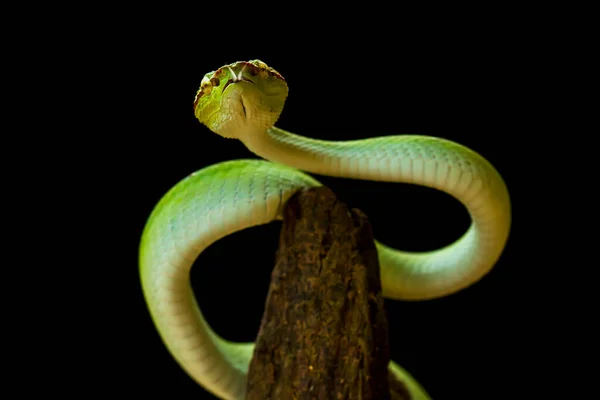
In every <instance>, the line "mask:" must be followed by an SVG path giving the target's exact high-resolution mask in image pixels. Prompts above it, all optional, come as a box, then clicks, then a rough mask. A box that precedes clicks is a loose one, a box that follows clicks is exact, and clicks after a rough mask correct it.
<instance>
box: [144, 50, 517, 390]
mask: <svg viewBox="0 0 600 400" xmlns="http://www.w3.org/2000/svg"><path fill="white" fill-rule="evenodd" d="M286 96H287V84H286V83H285V80H284V79H283V77H282V76H281V75H280V74H279V73H278V72H277V71H275V70H274V69H272V68H270V67H268V66H267V65H266V64H264V63H262V62H261V61H259V60H254V61H250V62H236V63H233V64H229V65H226V66H224V67H222V68H219V69H218V70H216V71H214V72H210V73H208V74H206V75H205V77H204V79H203V80H202V84H201V87H200V90H199V91H198V94H197V96H196V101H195V103H194V110H195V114H196V116H197V117H198V119H199V120H200V121H201V122H202V123H204V124H205V125H206V126H208V127H209V128H210V129H211V130H212V131H214V132H215V133H217V134H220V135H221V136H223V137H226V138H236V139H239V140H241V141H242V142H243V143H244V144H245V145H246V146H247V148H248V149H249V150H250V151H252V152H253V153H255V154H257V155H259V156H260V157H262V158H264V159H266V160H269V161H270V162H269V161H264V160H250V159H249V160H234V161H226V162H222V163H219V164H215V165H212V166H209V167H207V168H204V169H202V170H200V171H197V172H195V173H193V174H191V175H190V176H188V177H186V178H184V179H183V180H182V181H180V182H179V183H177V184H176V185H175V186H174V187H173V188H172V189H171V190H169V191H168V192H167V193H166V194H165V195H164V196H163V197H162V199H161V200H160V201H159V202H158V204H157V205H156V207H155V208H154V210H153V211H152V213H151V215H150V217H149V219H148V221H147V223H146V226H145V228H144V232H143V234H142V240H141V244H140V275H141V282H142V288H143V291H144V295H145V299H146V302H147V305H148V308H149V310H150V313H151V315H152V318H153V321H154V323H155V325H156V327H157V329H158V332H159V334H160V335H161V338H162V340H163V342H164V343H165V345H166V347H167V348H168V350H169V351H170V352H171V354H172V355H173V357H174V358H175V359H176V360H177V362H178V363H179V364H180V365H181V367H182V368H183V369H184V370H185V371H186V372H187V373H188V374H189V375H190V376H191V377H192V378H193V379H195V380H196V381H197V382H198V383H199V384H200V385H202V386H203V387H204V388H206V389H207V390H209V391H210V392H212V393H213V394H215V395H216V396H218V397H220V398H223V399H228V400H242V399H244V396H245V391H246V375H247V370H248V365H249V363H250V359H251V357H252V352H253V349H254V344H253V343H235V342H230V341H227V340H224V339H223V338H221V337H219V336H218V335H217V334H216V333H215V332H214V331H213V330H212V329H211V327H210V326H209V325H208V323H207V322H206V321H205V319H204V318H203V316H202V313H201V311H200V309H199V308H198V306H197V303H196V301H195V298H194V294H193V292H192V290H191V286H190V283H189V272H190V269H191V267H192V264H193V263H194V261H195V260H196V258H197V257H198V255H199V254H200V253H201V252H202V251H203V250H204V249H206V248H207V247H208V246H210V245H211V244H212V243H214V242H216V241H217V240H219V239H221V238H223V237H225V236H227V235H229V234H231V233H233V232H236V231H239V230H242V229H246V228H249V227H252V226H257V225H261V224H266V223H269V222H272V221H274V220H278V219H281V218H282V209H283V207H284V205H285V203H286V201H287V200H288V199H289V197H290V196H292V195H293V194H294V193H295V192H296V191H298V190H299V189H301V188H306V187H311V186H319V185H321V183H319V182H318V181H317V180H316V179H315V178H313V177H311V176H310V175H308V174H306V173H305V172H308V173H314V174H321V175H328V176H334V177H341V178H353V179H366V180H373V181H381V182H399V183H410V184H416V185H422V186H426V187H430V188H434V189H438V190H441V191H443V192H446V193H448V194H450V195H452V196H453V197H455V198H456V199H458V200H459V201H460V202H461V203H462V204H463V205H464V206H465V207H466V208H467V210H468V212H469V215H470V217H471V226H470V227H469V229H468V230H467V232H466V233H465V234H464V235H463V236H462V237H461V238H459V239H458V240H457V241H456V242H454V243H452V244H451V245H448V246H446V247H444V248H441V249H438V250H435V251H429V252H422V253H412V252H402V251H399V250H396V249H393V248H390V247H388V246H385V245H384V244H382V243H380V242H377V241H376V246H377V250H378V257H379V263H380V267H381V283H382V291H383V295H384V296H385V297H387V298H390V299H398V300H425V299H432V298H437V297H441V296H445V295H448V294H451V293H454V292H456V291H459V290H461V289H463V288H465V287H467V286H469V285H471V284H473V283H474V282H476V281H477V280H479V279H480V278H481V277H483V276H484V275H485V274H486V273H487V272H488V271H489V270H490V269H491V268H492V267H493V265H494V264H495V263H496V261H497V260H498V258H499V257H500V255H501V253H502V251H503V249H504V247H505V244H506V241H507V238H508V234H509V230H510V223H511V215H510V199H509V194H508V191H507V188H506V185H505V183H504V181H503V179H502V177H501V176H500V175H499V173H498V172H497V171H496V169H494V167H493V166H492V165H491V164H490V163H489V162H488V161H487V160H485V159H484V158H483V157H482V156H480V155H479V154H477V153H476V152H474V151H472V150H470V149H468V148H466V147H464V146H462V145H460V144H458V143H455V142H452V141H449V140H446V139H441V138H435V137H429V136H419V135H401V136H387V137H377V138H370V139H364V140H356V141H345V142H333V141H325V140H317V139H311V138H307V137H303V136H300V135H296V134H294V133H291V132H287V131H285V130H282V129H279V128H277V127H275V126H274V124H275V122H276V120H277V118H278V117H279V114H280V112H281V110H282V108H283V103H284V101H285V98H286ZM302 171H305V172H302ZM390 370H391V371H392V372H393V373H394V374H395V375H396V376H397V377H398V378H399V379H400V380H402V381H403V382H405V384H406V385H407V386H408V389H409V391H410V393H411V395H412V396H413V399H429V396H428V395H427V393H426V392H425V390H424V389H423V388H422V387H421V386H420V385H419V384H418V383H417V382H416V381H415V380H414V379H413V378H412V377H411V376H410V374H408V372H406V371H405V370H404V369H402V368H401V367H400V366H399V365H398V364H396V363H394V362H393V361H392V362H390Z"/></svg>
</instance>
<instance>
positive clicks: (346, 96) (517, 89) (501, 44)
mask: <svg viewBox="0 0 600 400" xmlns="http://www.w3.org/2000/svg"><path fill="white" fill-rule="evenodd" d="M188 23H189V22H188ZM146 28H147V29H144V30H142V31H140V32H136V33H133V34H131V35H129V36H128V37H127V38H124V39H123V43H121V44H120V46H119V50H118V51H119V54H118V56H117V57H115V59H114V64H113V65H111V67H110V68H111V69H112V70H118V71H120V72H119V86H121V89H122V90H121V91H119V92H116V93H114V99H115V103H117V102H118V103H119V104H126V105H127V106H125V107H124V108H123V109H119V110H118V111H117V112H119V113H122V116H123V118H122V120H121V121H122V123H120V124H118V125H117V126H114V127H113V129H112V130H111V131H110V132H107V133H106V136H105V138H104V139H111V140H113V141H114V143H115V145H114V148H113V149H112V152H111V154H109V155H108V156H107V159H106V161H107V162H108V164H110V162H111V156H112V155H115V156H116V157H118V158H119V161H120V160H121V159H123V160H125V163H124V165H126V167H125V168H122V169H121V172H120V176H119V180H118V182H117V181H115V183H114V185H122V186H120V187H121V188H126V190H125V191H123V192H122V193H125V194H121V195H119V198H118V199H114V201H115V202H117V201H118V202H119V204H120V207H122V211H124V213H125V214H126V218H127V220H128V221H132V222H133V224H132V225H131V226H130V225H129V224H127V225H125V224H122V226H120V227H119V228H120V229H121V232H125V234H126V235H127V237H128V241H127V243H128V245H127V247H126V249H125V250H124V251H125V252H126V254H127V256H126V258H124V260H127V262H125V263H124V264H125V267H124V268H125V271H126V273H123V275H122V276H123V278H122V280H121V281H120V282H121V283H125V285H126V287H127V300H126V301H125V303H123V304H125V305H126V306H124V308H126V309H127V312H126V315H127V316H126V320H125V321H123V322H119V324H123V325H124V326H125V327H126V329H124V331H125V334H124V335H122V333H123V332H122V331H123V330H121V329H120V328H117V327H115V331H114V332H111V334H117V333H118V336H119V342H120V344H122V345H124V346H125V347H126V348H127V353H126V354H129V355H130V356H131V357H127V358H126V361H123V366H124V368H125V370H127V371H128V372H127V373H126V375H124V379H125V382H126V383H124V384H126V385H132V387H136V393H137V394H150V395H152V394H157V393H173V394H176V395H177V396H178V397H180V398H186V397H189V398H207V399H210V398H213V397H211V396H210V395H209V394H207V392H205V391H204V390H203V389H202V388H201V387H200V386H198V385H197V384H196V383H195V382H194V381H192V380H191V378H189V377H188V376H187V375H186V373H185V372H184V371H183V370H182V369H181V368H180V367H179V366H178V365H177V363H176V362H175V361H174V360H173V358H172V357H171V356H170V354H169V353H168V352H167V350H166V348H165V347H164V346H163V344H162V342H161V341H160V338H159V336H158V334H157V332H156V330H155V328H154V326H153V324H152V321H151V319H150V316H149V314H148V312H147V310H146V308H145V304H144V300H143V296H142V293H141V288H140V285H139V278H138V275H137V269H136V268H137V267H136V266H137V246H138V243H139V238H140V235H141V232H142V229H143V226H144V223H145V221H146V218H147V217H148V215H149V214H150V212H151V210H152V208H153V206H154V205H155V204H156V202H158V200H159V199H160V197H161V196H162V195H163V194H164V193H165V192H166V191H167V190H168V189H169V188H171V187H172V186H173V185H174V184H175V183H177V182H178V181H179V180H180V179H182V178H183V177H185V176H186V175H188V174H190V173H191V172H193V171H196V170H198V169H201V168H203V167H206V166H209V165H211V164H214V163H217V162H220V161H225V160H232V159H239V158H256V157H255V156H254V155H253V154H252V153H250V152H249V151H248V150H247V149H246V148H245V147H244V146H243V145H242V143H241V142H238V141H233V140H226V139H223V138H221V137H219V136H217V135H215V134H213V133H211V132H210V131H209V130H208V129H207V128H206V127H204V126H203V125H201V124H200V123H199V122H198V121H197V120H196V119H195V117H194V115H193V110H192V102H193V99H194V94H195V92H196V90H197V88H198V86H199V84H200V80H201V79H202V76H203V75H204V74H205V73H206V72H208V71H211V70H214V69H216V68H218V67H220V66H221V65H223V64H226V63H230V62H233V61H237V60H248V59H254V58H259V59H261V60H262V61H264V62H266V63H267V64H269V65H270V66H272V67H274V68H275V69H277V70H278V71H279V72H280V73H281V74H282V75H283V76H284V77H285V78H286V80H287V82H288V84H289V87H290V92H289V97H288V100H287V102H286V106H285V109H284V111H283V114H282V116H281V118H280V121H279V122H278V124H277V125H278V126H279V127H281V128H284V129H287V130H290V131H293V132H295V133H299V134H302V135H305V136H308V137H314V138H321V139H330V140H345V139H359V138H367V137H374V136H381V135H396V134H426V135H432V136H438V137H443V138H448V139H451V140H454V141H457V142H459V143H461V144H463V145H466V146H468V147H470V148H472V149H474V150H476V151H477V152H479V153H480V154H482V155H483V156H484V157H486V158H487V159H488V160H489V161H490V162H491V163H492V164H494V165H495V166H496V168H497V169H498V170H499V172H500V173H501V174H502V175H503V177H504V178H505V181H506V183H507V185H508V188H509V191H510V193H511V196H512V201H513V219H514V222H513V230H512V232H511V236H510V239H509V242H508V244H507V247H506V250H505V252H504V254H503V255H502V258H501V259H500V261H499V262H498V264H497V265H496V266H495V268H494V269H493V270H492V271H491V272H490V273H489V274H488V275H487V276H486V277H485V278H484V279H482V280H481V281H480V282H478V283H477V284H475V285H473V286H472V287H470V288H468V289H465V290H463V291H462V292H460V293H457V294H455V295H452V296H448V297H445V298H442V299H439V300H433V301H425V302H397V301H392V300H388V301H386V309H387V313H388V319H389V323H390V331H389V336H390V342H391V351H392V358H393V359H394V360H396V361H397V362H398V363H399V364H401V365H402V366H404V367H405V368H407V369H408V370H409V371H410V372H411V373H412V374H413V375H414V376H415V378H416V379H417V380H418V381H419V382H421V384H422V385H423V386H424V387H425V388H426V390H427V391H428V392H429V393H430V394H431V395H432V397H433V398H435V399H455V398H460V399H484V398H496V396H498V397H500V396H501V395H506V394H510V393H512V391H513V390H514V385H515V382H517V384H520V383H519V382H521V379H523V378H524V377H526V376H527V373H528V372H527V370H528V365H527V363H526V362H525V361H524V360H526V359H527V358H528V355H527V353H528V350H527V349H529V348H531V346H532V340H533V338H532V337H531V335H530V334H529V332H528V330H527V329H526V328H525V327H526V326H527V325H528V324H529V323H530V322H531V320H530V318H531V313H530V307H532V302H531V299H529V298H526V294H525V293H526V291H525V290H524V287H525V286H526V283H525V280H524V279H523V275H524V271H523V264H522V261H521V260H522V258H521V256H520V255H519V246H518V244H517V243H519V240H520V239H519V237H523V235H524V234H525V232H524V231H523V228H522V226H521V219H522V215H520V209H519V201H520V198H522V197H523V196H524V194H523V191H522V186H520V185H521V184H520V183H519V178H520V174H522V170H520V169H519V168H518V167H517V166H518V165H519V164H518V160H519V159H520V158H521V154H520V153H519V147H518V146H515V145H514V143H516V142H518V141H519V140H520V139H521V138H522V137H523V135H524V131H525V129H526V126H524V125H523V123H522V122H521V120H520V118H521V117H522V116H523V114H525V113H527V112H528V107H529V106H528V103H527V97H528V96H529V92H528V90H529V89H528V87H527V86H526V85H525V86H524V85H523V81H524V80H525V79H526V75H527V74H530V73H532V71H531V70H530V67H529V64H528V62H529V61H528V60H530V59H531V58H532V57H534V56H535V55H534V54H532V50H531V47H530V46H528V44H527V42H524V39H520V38H515V37H512V36H510V34H509V33H510V32H509V30H506V29H500V30H498V29H491V28H490V29H485V21H484V22H482V23H481V26H479V25H478V26H477V27H476V28H477V29H475V27H470V28H464V29H463V28H460V27H455V29H453V30H451V31H449V32H436V34H432V35H428V34H427V33H425V32H424V31H417V32H412V33H409V34H407V33H405V32H399V31H398V32H397V31H395V30H394V29H389V30H387V31H385V32H377V33H372V34H370V35H364V33H365V31H364V30H361V29H360V28H359V27H355V29H354V28H346V29H347V30H343V31H335V30H332V31H331V32H329V33H328V34H327V35H326V36H319V35H312V36H304V35H298V31H295V30H293V29H291V28H290V29H289V30H286V27H285V25H282V26H279V27H278V29H279V31H278V32H279V34H278V35H275V36H273V35H271V34H267V33H266V32H262V31H261V30H260V29H258V28H252V29H256V30H254V31H253V32H255V34H254V35H248V34H247V33H246V35H244V32H240V34H239V35H236V34H235V32H233V33H232V32H228V33H226V32H225V31H223V32H220V33H217V34H215V37H214V38H213V37H206V36H204V37H199V35H198V34H197V33H198V32H195V31H194V29H192V28H191V27H190V26H187V27H179V26H178V24H176V23H175V24H171V25H169V27H166V26H162V25H161V24H160V23H156V24H150V26H147V27H146ZM496 28H497V27H496ZM475 32H476V33H475ZM200 36H202V35H200ZM248 36H250V38H248ZM271 38H272V39H271ZM213 39H214V40H218V45H216V44H214V45H213V43H212V42H211V40H213ZM123 60H134V62H132V63H129V62H127V61H123ZM123 85H124V87H122V86H123ZM317 178H318V179H319V180H320V181H321V182H323V183H325V184H326V185H327V186H329V187H331V188H332V189H333V190H334V191H335V192H336V193H337V194H338V195H339V196H340V197H341V198H342V199H343V200H344V201H346V202H347V203H348V204H349V205H351V206H352V207H357V208H360V209H361V210H363V211H364V212H366V213H367V215H368V216H369V218H370V221H371V222H372V224H373V229H374V233H375V236H376V237H377V238H378V239H379V240H381V241H382V242H384V243H386V244H389V245H392V246H395V247H397V248H400V249H405V250H415V251H417V250H428V249H434V248H438V247H440V246H443V245H446V244H448V243H450V242H452V241H453V240H455V239H457V238H458V237H459V236H460V235H461V234H462V233H463V232H464V231H465V230H466V229H467V227H468V225H469V218H468V215H467V213H466V210H465V209H464V208H463V206H462V205H461V204H459V203H458V202H457V201H456V200H454V199H452V198H450V197H449V196H447V195H445V194H443V193H440V192H436V191H433V190H430V189H425V188H420V187H413V186H409V185H401V184H383V183H374V182H363V181H355V180H341V179H333V178H328V177H321V176H317ZM280 226H281V225H280V223H272V224H270V225H267V226H263V227H256V228H252V229H249V230H246V231H243V232H240V233H237V234H234V235H232V236H229V237H227V238H225V239H223V240H221V241H219V242H217V243H216V244H214V245H213V246H211V247H210V248H209V249H207V251H206V252H204V253H203V254H201V255H200V257H199V258H198V260H197V262H196V263H195V265H194V268H193V271H192V283H193V286H194V290H195V293H196V297H197V300H198V303H199V305H200V307H201V309H202V310H203V313H204V315H205V317H206V319H207V320H208V322H209V323H210V324H211V325H212V327H213V328H214V329H215V331H216V332H217V333H218V334H220V335H221V336H223V337H225V338H227V339H230V340H237V341H252V340H254V338H255V335H256V332H257V330H258V327H259V323H260V318H261V315H262V310H263V306H264V301H265V296H266V293H267V289H268V285H269V278H270V272H271V269H272V266H273V261H274V252H275V250H276V245H277V238H278V233H279V228H280ZM129 306H132V307H131V308H129ZM116 364H119V362H118V361H117V362H116ZM508 375H510V379H511V382H512V383H511V385H510V386H508V385H507V384H506V380H507V379H508V378H507V376H508ZM146 391H147V393H146Z"/></svg>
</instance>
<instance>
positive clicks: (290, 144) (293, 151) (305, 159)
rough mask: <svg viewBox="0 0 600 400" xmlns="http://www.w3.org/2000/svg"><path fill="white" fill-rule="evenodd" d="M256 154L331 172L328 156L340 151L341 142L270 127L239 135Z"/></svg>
mask: <svg viewBox="0 0 600 400" xmlns="http://www.w3.org/2000/svg"><path fill="white" fill-rule="evenodd" d="M242 142H243V143H244V144H245V145H246V147H247V148H248V150H250V151H251V152H253V153H254V154H256V155H257V156H259V157H262V158H264V159H267V160H269V161H273V162H276V163H279V164H284V165H287V166H290V167H293V168H297V169H300V170H303V171H306V172H310V173H315V174H326V175H330V176H335V175H336V174H333V175H332V170H331V166H330V162H331V159H332V158H334V157H340V156H342V155H343V154H342V153H343V148H344V146H343V144H342V143H343V142H331V141H327V140H319V139H312V138H307V137H304V136H300V135H296V134H294V133H291V132H287V131H285V130H283V129H280V128H277V127H272V128H269V129H267V130H265V131H260V132H258V131H257V132H252V133H251V134H248V135H246V137H245V138H243V139H242Z"/></svg>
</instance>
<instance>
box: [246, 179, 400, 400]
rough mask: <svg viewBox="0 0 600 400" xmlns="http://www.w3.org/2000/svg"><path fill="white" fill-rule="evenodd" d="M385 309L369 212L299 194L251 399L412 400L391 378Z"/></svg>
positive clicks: (284, 233) (283, 242)
mask: <svg viewBox="0 0 600 400" xmlns="http://www.w3.org/2000/svg"><path fill="white" fill-rule="evenodd" d="M383 306H384V304H383V298H382V296H381V282H380V274H379V263H378V259H377V251H376V248H375V244H374V241H373V234H372V231H371V226H370V224H369V222H368V219H367V217H366V215H365V214H363V213H362V212H361V211H359V210H357V209H349V208H348V207H347V206H346V205H345V204H344V203H342V202H340V201H339V200H338V199H337V197H336V196H335V194H334V193H333V192H332V191H331V190H330V189H328V188H325V187H318V188H310V189H305V190H302V191H300V192H298V193H297V194H295V195H294V196H293V197H292V198H290V200H289V201H288V203H287V205H286V207H285V209H284V221H283V227H282V230H281V235H280V239H279V249H278V252H277V257H276V263H275V268H274V270H273V273H272V278H271V286H270V288H269V293H268V296H267V301H266V306H265V312H264V315H263V319H262V321H261V327H260V331H259V334H258V337H257V340H256V348H255V351H254V355H253V358H252V361H251V363H250V369H249V373H248V386H247V394H246V399H247V400H265V399H290V400H291V399H296V400H300V399H318V400H329V399H331V400H334V399H335V400H340V399H344V400H354V399H356V400H358V399H361V400H372V399H378V400H380V399H381V400H396V399H398V400H406V399H409V397H408V393H407V392H406V390H405V388H404V386H403V385H402V383H400V382H397V381H395V380H394V378H393V376H391V375H390V376H388V363H389V345H388V325H387V319H386V316H385V312H384V307H383ZM390 387H391V388H392V393H390Z"/></svg>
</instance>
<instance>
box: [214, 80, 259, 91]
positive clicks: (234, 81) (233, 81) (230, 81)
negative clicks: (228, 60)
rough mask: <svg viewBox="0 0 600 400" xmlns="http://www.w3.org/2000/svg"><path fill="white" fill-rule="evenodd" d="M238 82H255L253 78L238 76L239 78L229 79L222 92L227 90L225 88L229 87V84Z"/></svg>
mask: <svg viewBox="0 0 600 400" xmlns="http://www.w3.org/2000/svg"><path fill="white" fill-rule="evenodd" d="M238 82H250V83H251V84H253V85H254V84H255V83H254V82H253V81H252V80H251V79H248V78H246V77H245V76H242V77H240V78H237V79H233V78H231V79H229V80H228V81H227V83H225V85H223V90H222V91H221V93H223V92H225V89H227V87H228V86H229V85H231V84H232V83H238Z"/></svg>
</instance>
